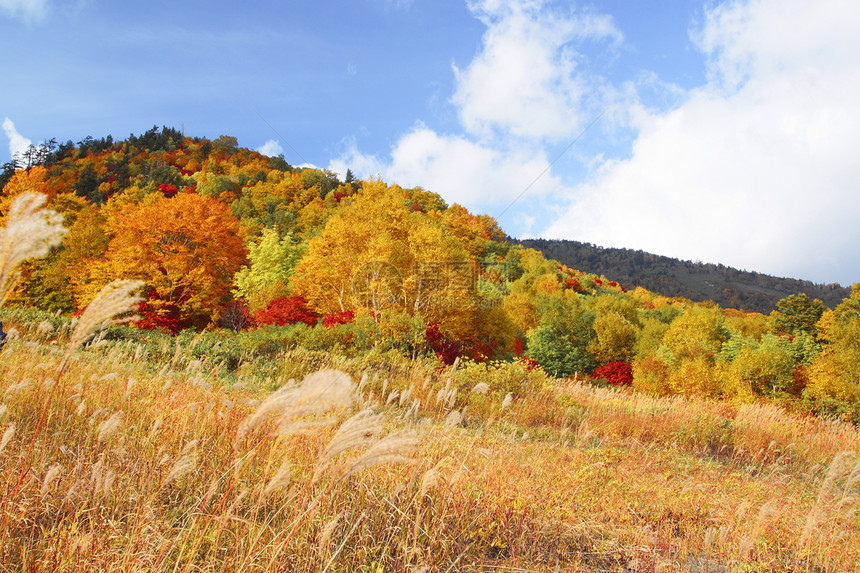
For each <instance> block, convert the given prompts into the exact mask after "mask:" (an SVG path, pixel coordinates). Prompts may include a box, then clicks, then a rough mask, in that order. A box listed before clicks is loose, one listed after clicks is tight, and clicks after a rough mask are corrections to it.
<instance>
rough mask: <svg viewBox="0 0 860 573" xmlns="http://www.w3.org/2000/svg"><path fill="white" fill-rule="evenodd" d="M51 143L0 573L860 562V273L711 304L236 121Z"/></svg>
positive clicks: (5, 244)
mask: <svg viewBox="0 0 860 573" xmlns="http://www.w3.org/2000/svg"><path fill="white" fill-rule="evenodd" d="M49 143H50V142H49ZM43 147H44V148H40V150H37V149H36V148H34V154H33V155H32V156H31V159H32V160H33V162H32V164H29V165H26V166H18V165H11V167H9V166H7V167H9V168H8V169H6V168H5V167H4V171H3V175H2V178H0V183H2V184H3V189H2V193H0V321H2V322H3V328H4V329H5V331H6V332H8V336H7V337H6V338H5V340H4V343H3V345H2V346H0V482H2V483H0V488H2V491H3V492H4V495H3V496H2V498H0V571H15V572H31V571H94V570H103V571H140V572H156V571H172V572H192V571H193V572H197V571H213V572H214V571H225V572H227V571H267V572H268V571H322V572H328V571H342V572H352V571H365V572H370V571H373V572H379V571H415V572H421V571H424V572H437V571H439V572H447V571H708V572H719V571H726V572H727V571H815V572H824V571H834V572H836V571H857V570H860V555H858V553H860V517H858V509H860V459H858V451H860V440H858V437H860V436H858V429H857V428H858V423H860V385H858V384H857V380H858V375H860V349H858V347H857V344H856V341H857V338H858V336H860V284H858V285H855V286H854V287H852V289H851V290H850V294H849V295H848V297H847V298H845V299H844V300H843V301H842V302H841V303H840V304H838V305H837V306H836V307H835V308H832V309H830V308H826V307H825V306H824V304H823V303H822V302H821V301H820V300H817V299H812V300H811V299H810V298H809V297H808V296H807V295H806V294H804V293H798V294H796V295H790V296H788V297H785V298H784V299H782V300H780V301H779V303H778V305H777V308H776V309H774V310H773V311H772V312H771V314H770V315H764V314H760V313H749V312H743V311H739V310H735V309H721V308H719V307H718V306H716V305H714V304H709V303H703V304H696V303H692V302H690V301H688V300H685V299H680V298H669V297H665V296H661V295H659V294H656V293H653V292H650V291H647V290H646V289H643V288H641V287H637V288H635V289H633V290H627V289H625V288H623V287H622V286H621V285H619V284H618V283H617V282H616V281H613V280H609V279H608V278H606V277H603V276H598V275H593V274H588V273H584V272H582V271H578V270H576V269H573V268H570V267H567V266H564V265H561V264H559V263H558V262H556V261H552V260H547V259H545V258H544V257H543V256H542V255H541V254H540V253H539V252H537V251H534V250H530V249H524V248H522V247H519V246H517V245H512V244H511V243H509V242H508V241H507V239H506V237H505V235H504V233H502V232H501V230H500V229H499V228H498V226H497V224H496V222H495V221H494V220H492V218H490V217H486V216H482V215H473V214H470V213H469V212H468V211H466V210H465V209H464V208H462V207H460V206H458V205H451V206H448V205H447V204H446V203H445V202H444V201H443V200H442V199H441V197H440V196H439V195H437V194H435V193H431V192H429V191H426V190H423V189H421V188H414V189H402V188H400V187H399V186H396V185H388V184H386V183H384V182H382V181H380V180H371V181H356V180H354V179H353V178H352V177H351V175H349V176H348V177H346V178H345V179H346V180H345V181H343V182H341V181H339V180H338V179H337V177H336V176H335V175H334V174H332V173H328V172H323V171H319V170H315V169H307V168H293V167H291V166H289V165H287V164H286V162H285V161H284V160H283V158H267V157H265V156H262V155H260V154H259V153H256V152H251V151H249V150H242V149H240V148H238V147H237V146H236V143H235V138H229V137H224V136H222V137H220V138H218V139H217V140H214V141H209V140H206V139H201V138H186V137H184V135H182V134H180V133H179V132H177V131H175V130H169V129H167V128H165V129H163V130H161V131H160V132H159V131H158V130H157V129H155V128H154V129H153V130H151V131H150V132H147V133H146V134H144V135H142V136H140V137H135V136H130V137H129V139H128V140H126V141H122V142H114V141H113V140H112V138H110V137H108V138H105V139H102V140H92V139H87V140H85V141H83V142H79V144H78V145H77V146H76V145H75V144H72V143H71V142H68V143H67V144H62V145H59V146H58V145H56V144H54V143H51V144H50V145H49V144H44V146H43ZM36 151H39V153H36ZM34 191H35V192H34Z"/></svg>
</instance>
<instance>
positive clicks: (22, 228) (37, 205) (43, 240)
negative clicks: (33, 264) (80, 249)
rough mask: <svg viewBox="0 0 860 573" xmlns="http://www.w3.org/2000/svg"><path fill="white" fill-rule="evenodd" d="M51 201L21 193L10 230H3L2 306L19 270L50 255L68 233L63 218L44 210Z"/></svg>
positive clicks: (0, 264)
mask: <svg viewBox="0 0 860 573" xmlns="http://www.w3.org/2000/svg"><path fill="white" fill-rule="evenodd" d="M47 200H48V198H47V196H45V195H42V194H40V193H29V192H28V193H21V194H20V195H18V197H16V198H15V200H14V201H13V202H12V207H11V208H10V209H9V216H8V218H7V219H6V227H5V228H3V229H0V306H2V304H3V301H4V300H5V299H6V295H7V294H8V293H9V291H10V290H11V289H12V287H13V286H14V284H15V282H16V280H17V277H16V275H15V268H16V267H17V266H18V265H19V264H20V263H22V262H23V261H26V260H27V259H32V258H36V257H44V256H45V255H47V254H48V252H49V251H50V250H51V248H52V247H55V246H57V245H59V244H60V242H61V241H62V240H63V235H65V234H66V233H67V232H68V230H67V229H66V228H65V227H63V216H62V215H60V214H59V213H57V212H56V211H54V210H52V209H43V208H42V206H43V205H44V204H45V202H46V201H47Z"/></svg>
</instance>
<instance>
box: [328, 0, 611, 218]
mask: <svg viewBox="0 0 860 573" xmlns="http://www.w3.org/2000/svg"><path fill="white" fill-rule="evenodd" d="M468 6H469V9H470V10H471V12H472V14H473V15H474V16H475V17H476V18H478V19H480V20H481V21H482V22H483V23H484V24H485V25H486V26H487V31H486V33H485V34H484V37H483V41H482V45H481V49H480V51H479V53H478V54H477V56H476V57H475V58H474V59H473V60H472V61H471V62H470V63H469V64H468V65H467V66H465V67H464V68H462V69H461V68H460V67H458V66H456V65H454V66H453V72H454V75H455V83H456V87H455V91H454V94H453V96H452V98H451V101H450V103H451V104H452V105H453V106H454V107H455V109H456V110H457V112H458V117H459V120H460V124H461V127H462V132H460V133H448V134H444V133H439V132H437V131H436V130H434V129H432V128H431V127H428V126H427V125H426V124H424V123H422V122H420V121H419V122H416V123H415V125H413V127H412V129H411V130H409V131H408V132H406V133H405V134H404V135H403V136H401V137H400V138H399V139H398V140H397V142H396V143H395V144H394V145H393V147H392V149H391V153H390V155H389V156H386V157H380V156H377V155H367V154H364V153H362V152H360V151H359V150H358V149H357V146H356V145H355V142H354V141H352V140H350V142H349V143H348V145H347V146H346V150H345V151H344V153H343V154H341V156H340V157H339V158H337V159H335V160H333V161H332V162H331V164H330V166H329V168H330V169H332V170H333V171H335V172H337V173H340V174H343V173H344V172H345V171H346V168H347V167H348V168H350V169H352V170H353V171H354V172H355V173H356V174H357V175H360V176H367V175H382V177H383V178H384V179H386V180H388V181H392V182H397V183H398V184H401V185H404V186H418V185H420V186H422V187H425V188H427V189H430V190H431V191H435V192H437V193H439V194H441V195H442V196H443V197H444V198H445V199H446V200H448V201H449V202H458V203H460V204H463V205H464V206H466V207H468V208H470V209H473V210H478V211H481V212H489V213H490V214H497V213H498V212H499V211H501V210H502V209H503V208H504V207H505V206H506V205H508V204H509V203H510V202H511V201H512V200H514V199H515V198H516V197H517V196H518V195H519V194H521V193H522V192H523V191H524V190H525V189H526V188H528V189H529V195H530V197H541V196H545V195H547V194H549V193H552V192H553V191H554V190H558V189H559V188H560V186H561V182H560V181H559V180H558V179H557V178H555V177H554V176H553V175H552V174H547V175H545V176H544V177H541V178H540V180H539V181H538V182H536V183H535V184H534V185H532V186H531V187H529V185H530V183H532V182H533V181H534V179H535V177H536V176H537V175H538V174H540V173H542V172H543V171H544V170H545V169H546V167H547V165H548V160H547V155H546V152H545V151H544V149H543V148H542V146H541V145H539V144H540V143H541V142H558V140H559V139H560V138H569V137H570V136H571V134H573V133H575V132H577V131H578V130H579V129H581V127H582V126H581V124H582V118H583V110H582V107H583V106H582V102H581V100H582V98H583V95H584V94H585V92H586V89H587V87H588V85H589V82H588V80H587V79H585V78H584V77H582V76H581V75H579V74H578V73H577V61H578V59H579V58H580V57H581V56H580V55H579V54H578V53H577V52H576V50H575V44H577V43H578V42H583V41H586V40H588V41H603V42H606V43H607V44H608V45H610V46H611V45H615V44H617V43H618V42H620V41H621V38H622V35H621V33H620V32H619V31H618V30H617V29H616V28H615V27H614V25H613V23H612V20H611V18H609V17H607V16H602V15H598V14H593V13H579V12H571V11H567V12H562V11H560V10H556V9H550V7H549V4H548V3H547V2H544V1H542V0H515V1H504V2H502V1H498V0H483V1H475V2H470V3H468ZM536 143H537V145H536ZM521 220H522V221H523V222H524V223H525V224H526V225H528V224H531V223H533V222H534V221H535V219H534V218H533V217H531V216H529V217H524V218H522V219H521Z"/></svg>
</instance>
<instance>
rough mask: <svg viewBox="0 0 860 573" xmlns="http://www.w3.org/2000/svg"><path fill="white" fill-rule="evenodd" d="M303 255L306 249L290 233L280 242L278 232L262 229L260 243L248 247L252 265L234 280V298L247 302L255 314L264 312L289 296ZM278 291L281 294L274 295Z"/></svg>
mask: <svg viewBox="0 0 860 573" xmlns="http://www.w3.org/2000/svg"><path fill="white" fill-rule="evenodd" d="M304 251H305V249H304V245H303V244H301V243H299V242H297V241H296V240H294V239H293V236H292V234H291V233H287V234H286V235H285V236H284V237H283V238H281V237H279V236H278V231H277V230H276V229H272V228H266V229H263V234H262V236H261V237H260V239H259V240H258V241H255V242H251V243H249V244H248V262H249V265H246V266H243V267H242V268H240V269H239V270H238V271H237V272H236V274H235V276H234V277H233V284H234V288H233V294H234V295H236V296H237V297H241V298H244V299H245V300H246V301H248V304H249V305H250V307H251V311H252V312H255V311H257V310H259V309H262V308H265V307H266V305H267V304H268V303H269V302H270V301H271V300H273V299H275V298H278V297H279V296H284V295H285V294H286V292H287V285H288V284H289V281H290V277H291V276H292V275H293V271H294V270H295V268H296V265H297V264H298V262H299V260H300V259H301V257H302V255H303V254H304ZM279 290H280V291H282V292H275V291H279Z"/></svg>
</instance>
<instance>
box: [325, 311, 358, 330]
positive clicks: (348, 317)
mask: <svg viewBox="0 0 860 573" xmlns="http://www.w3.org/2000/svg"><path fill="white" fill-rule="evenodd" d="M354 320H355V311H354V310H346V311H343V312H336V313H334V314H327V315H325V317H324V318H323V326H325V327H326V328H331V327H332V326H334V325H335V324H349V323H350V322H352V321H354Z"/></svg>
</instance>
